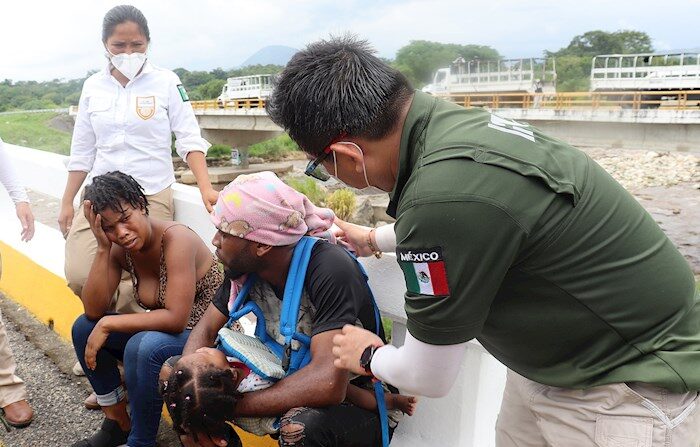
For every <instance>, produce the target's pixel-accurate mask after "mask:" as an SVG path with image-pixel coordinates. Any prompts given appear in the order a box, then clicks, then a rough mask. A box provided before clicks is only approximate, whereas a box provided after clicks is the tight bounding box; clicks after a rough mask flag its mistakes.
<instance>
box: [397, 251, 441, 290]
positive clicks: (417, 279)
mask: <svg viewBox="0 0 700 447" xmlns="http://www.w3.org/2000/svg"><path fill="white" fill-rule="evenodd" d="M396 257H397V258H398V260H399V265H400V266H401V270H403V276H404V278H405V279H406V288H408V291H409V292H413V293H418V294H421V295H436V296H437V295H449V294H450V287H449V285H448V283H447V271H446V270H445V261H444V260H443V258H442V248H441V247H435V248H428V249H425V250H402V249H397V250H396Z"/></svg>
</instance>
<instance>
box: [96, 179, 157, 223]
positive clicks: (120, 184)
mask: <svg viewBox="0 0 700 447" xmlns="http://www.w3.org/2000/svg"><path fill="white" fill-rule="evenodd" d="M85 200H89V201H90V203H92V206H93V211H94V212H95V213H99V212H102V211H103V210H105V209H107V208H109V209H111V210H112V211H114V212H115V213H123V212H124V209H123V208H122V203H128V204H129V205H131V206H132V207H134V208H135V209H140V210H145V211H146V214H148V199H146V195H145V194H144V192H143V188H142V187H141V185H139V183H138V182H137V181H136V180H134V178H133V177H132V176H130V175H128V174H124V173H123V172H120V171H112V172H108V173H106V174H102V175H98V176H97V177H95V178H93V179H92V184H90V185H88V186H86V187H85Z"/></svg>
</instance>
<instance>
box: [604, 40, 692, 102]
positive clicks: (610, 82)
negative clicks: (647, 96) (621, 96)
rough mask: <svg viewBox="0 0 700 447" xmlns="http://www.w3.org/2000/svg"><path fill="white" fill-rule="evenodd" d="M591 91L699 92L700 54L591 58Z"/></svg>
mask: <svg viewBox="0 0 700 447" xmlns="http://www.w3.org/2000/svg"><path fill="white" fill-rule="evenodd" d="M591 65H592V66H591V91H618V92H619V91H626V90H633V91H645V90H652V91H660V90H700V51H698V50H694V51H687V52H676V53H642V54H605V55H601V56H596V57H594V58H593V62H592V64H591Z"/></svg>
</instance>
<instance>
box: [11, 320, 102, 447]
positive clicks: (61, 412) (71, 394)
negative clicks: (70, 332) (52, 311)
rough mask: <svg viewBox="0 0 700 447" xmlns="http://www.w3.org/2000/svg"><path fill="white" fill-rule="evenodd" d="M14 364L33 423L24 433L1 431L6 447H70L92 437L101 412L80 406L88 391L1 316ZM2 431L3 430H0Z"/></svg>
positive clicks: (14, 430)
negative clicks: (27, 396)
mask: <svg viewBox="0 0 700 447" xmlns="http://www.w3.org/2000/svg"><path fill="white" fill-rule="evenodd" d="M3 318H4V321H5V324H6V325H7V329H8V336H9V338H10V345H11V346H12V350H13V352H14V356H15V361H16V362H17V375H18V376H19V377H21V378H22V379H23V380H24V381H25V383H26V384H27V391H28V393H29V402H30V403H31V405H32V407H33V408H34V411H35V414H36V419H35V420H34V422H32V424H31V425H30V426H29V427H27V428H23V429H15V428H13V429H12V431H11V432H10V433H7V432H5V431H4V430H3V431H2V434H0V439H1V440H2V443H4V445H5V447H37V446H57V447H58V446H62V447H63V446H69V445H71V444H73V443H74V442H76V441H78V440H80V439H83V438H85V437H87V436H89V435H91V434H92V433H93V432H94V431H95V430H96V428H97V427H99V425H100V423H101V421H102V412H100V411H90V410H87V409H85V407H84V406H83V400H84V399H85V398H86V397H87V396H88V394H89V393H88V391H87V390H86V389H85V386H84V385H83V384H81V381H80V380H78V379H77V378H76V377H74V376H71V375H68V374H64V373H63V372H61V371H60V370H59V369H58V367H57V366H56V365H55V364H54V362H53V361H52V360H51V359H50V358H49V357H47V356H46V355H44V353H43V352H42V351H40V350H38V349H37V348H36V347H35V346H34V344H33V343H31V342H30V341H29V340H27V338H25V337H24V336H23V335H22V333H21V332H20V331H19V330H18V327H17V325H16V324H15V323H14V322H12V321H10V319H9V318H6V316H5V315H3ZM0 430H2V428H0Z"/></svg>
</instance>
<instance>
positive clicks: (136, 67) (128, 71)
mask: <svg viewBox="0 0 700 447" xmlns="http://www.w3.org/2000/svg"><path fill="white" fill-rule="evenodd" d="M107 53H108V54H109V60H110V62H112V65H114V68H116V69H117V70H119V72H120V73H121V74H123V75H124V76H126V77H127V79H129V80H130V81H131V80H132V79H134V78H135V77H136V75H137V74H138V72H139V71H140V70H141V68H142V67H143V64H145V63H146V54H145V53H131V54H126V53H119V54H112V53H110V52H109V51H107Z"/></svg>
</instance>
